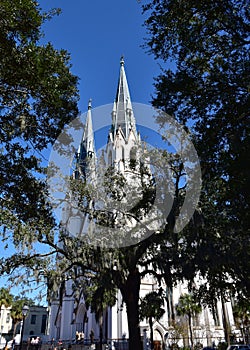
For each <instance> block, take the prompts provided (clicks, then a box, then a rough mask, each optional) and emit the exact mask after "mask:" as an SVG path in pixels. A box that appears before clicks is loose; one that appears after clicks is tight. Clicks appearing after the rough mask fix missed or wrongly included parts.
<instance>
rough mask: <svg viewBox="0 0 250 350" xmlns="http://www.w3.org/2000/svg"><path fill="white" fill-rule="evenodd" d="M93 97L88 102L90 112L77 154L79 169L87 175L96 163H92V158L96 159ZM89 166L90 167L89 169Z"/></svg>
mask: <svg viewBox="0 0 250 350" xmlns="http://www.w3.org/2000/svg"><path fill="white" fill-rule="evenodd" d="M91 109H92V106H91V99H90V100H89V103H88V112H87V116H86V123H85V127H84V132H83V137H82V141H81V144H80V146H79V149H78V154H77V164H78V167H77V168H78V170H79V171H80V173H81V174H83V175H84V176H86V172H87V170H89V172H91V171H93V169H92V168H93V166H94V164H90V161H89V160H91V159H95V143H94V132H93V124H92V115H91ZM87 168H88V169H87Z"/></svg>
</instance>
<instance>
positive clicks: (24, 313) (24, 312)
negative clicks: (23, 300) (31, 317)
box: [19, 305, 29, 350]
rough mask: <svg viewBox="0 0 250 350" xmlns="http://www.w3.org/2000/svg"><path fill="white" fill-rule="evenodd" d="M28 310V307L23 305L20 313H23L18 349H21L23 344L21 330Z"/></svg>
mask: <svg viewBox="0 0 250 350" xmlns="http://www.w3.org/2000/svg"><path fill="white" fill-rule="evenodd" d="M28 312H29V307H28V306H27V305H24V306H23V308H22V315H23V324H22V331H21V339H20V347H19V350H22V345H23V332H24V320H25V317H26V316H27V314H28Z"/></svg>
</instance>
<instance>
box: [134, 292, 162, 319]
mask: <svg viewBox="0 0 250 350" xmlns="http://www.w3.org/2000/svg"><path fill="white" fill-rule="evenodd" d="M163 306H164V298H163V296H162V295H160V294H159V293H157V292H150V293H148V294H146V295H145V297H144V298H143V299H142V300H141V302H140V318H141V320H143V319H144V318H146V319H149V318H153V319H155V320H157V321H159V319H160V318H161V317H162V316H163V315H164V313H165V310H164V308H163Z"/></svg>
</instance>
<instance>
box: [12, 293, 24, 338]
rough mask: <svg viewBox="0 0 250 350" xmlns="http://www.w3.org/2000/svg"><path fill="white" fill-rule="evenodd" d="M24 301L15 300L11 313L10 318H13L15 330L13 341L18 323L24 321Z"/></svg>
mask: <svg viewBox="0 0 250 350" xmlns="http://www.w3.org/2000/svg"><path fill="white" fill-rule="evenodd" d="M24 303H25V302H24V301H23V300H20V299H19V300H18V299H15V300H14V301H13V303H12V308H11V312H10V316H11V318H12V322H13V325H14V328H13V339H14V337H15V335H16V328H17V325H18V323H20V322H21V321H22V320H23V313H22V308H23V305H24Z"/></svg>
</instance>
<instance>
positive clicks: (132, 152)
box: [130, 147, 136, 170]
mask: <svg viewBox="0 0 250 350" xmlns="http://www.w3.org/2000/svg"><path fill="white" fill-rule="evenodd" d="M135 166H136V147H132V148H131V150H130V168H131V169H133V170H134V169H135Z"/></svg>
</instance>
